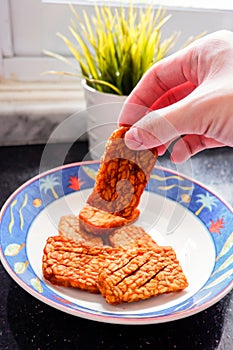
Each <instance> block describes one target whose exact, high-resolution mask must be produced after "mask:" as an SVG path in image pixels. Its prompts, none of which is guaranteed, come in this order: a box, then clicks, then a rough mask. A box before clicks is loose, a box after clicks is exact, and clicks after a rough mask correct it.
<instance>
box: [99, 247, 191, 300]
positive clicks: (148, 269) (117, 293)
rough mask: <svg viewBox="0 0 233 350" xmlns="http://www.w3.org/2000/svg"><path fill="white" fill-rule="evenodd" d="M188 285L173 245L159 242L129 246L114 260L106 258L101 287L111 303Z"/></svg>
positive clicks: (176, 289) (167, 291)
mask: <svg viewBox="0 0 233 350" xmlns="http://www.w3.org/2000/svg"><path fill="white" fill-rule="evenodd" d="M187 286H188V282H187V279H186V277H185V275H184V273H183V271H182V268H181V266H180V265H179V262H178V260H177V258H176V254H175V252H174V250H173V249H172V248H171V247H160V246H157V245H156V244H154V245H153V248H152V245H151V246H150V247H149V248H144V247H143V248H142V247H141V248H133V249H131V250H127V251H126V252H125V253H124V254H123V255H122V256H121V258H120V259H116V260H115V261H114V262H112V261H108V259H106V260H105V263H104V265H103V267H102V269H101V271H100V274H99V290H100V292H101V294H102V295H103V296H104V297H105V299H106V301H107V302H108V303H109V304H113V305H114V304H120V303H123V302H127V303H129V302H134V301H139V300H143V299H147V298H150V297H152V296H156V295H158V294H163V293H169V292H177V291H180V290H183V289H184V288H186V287H187Z"/></svg>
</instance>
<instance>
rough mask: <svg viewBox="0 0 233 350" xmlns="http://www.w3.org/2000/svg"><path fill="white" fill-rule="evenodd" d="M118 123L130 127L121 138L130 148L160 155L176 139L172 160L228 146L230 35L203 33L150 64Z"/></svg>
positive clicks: (232, 113) (232, 99)
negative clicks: (185, 45)
mask: <svg viewBox="0 0 233 350" xmlns="http://www.w3.org/2000/svg"><path fill="white" fill-rule="evenodd" d="M152 110H153V111H152ZM155 110H156V111H155ZM119 123H120V125H123V124H129V125H132V127H131V128H130V130H129V131H128V132H127V133H126V136H125V140H126V144H127V145H128V147H130V148H133V149H143V148H152V147H157V148H158V153H159V155H162V154H163V153H164V152H165V151H166V149H167V147H168V146H169V145H170V144H171V142H173V141H174V140H176V142H175V143H174V146H173V150H172V153H171V159H172V161H174V162H176V163H181V162H183V161H185V160H186V159H188V158H189V157H191V156H192V155H194V154H196V153H197V152H200V151H201V150H203V149H205V148H212V147H221V146H230V147H233V33H232V32H230V31H226V30H222V31H218V32H215V33H212V34H209V35H206V36H205V37H203V38H201V39H199V40H197V41H195V42H193V43H192V44H191V45H189V46H188V47H186V48H184V49H182V50H180V51H178V52H176V53H175V54H173V55H171V56H168V57H167V58H165V59H163V60H161V61H159V62H157V63H156V64H155V65H153V66H152V67H151V68H150V69H149V70H148V71H147V73H146V74H145V75H144V77H143V78H142V79H141V81H140V82H139V83H138V85H137V86H136V87H135V89H134V90H133V91H132V93H131V94H130V95H129V97H128V98H127V100H126V103H125V105H124V107H123V109H122V112H121V115H120V119H119ZM181 136H182V137H181Z"/></svg>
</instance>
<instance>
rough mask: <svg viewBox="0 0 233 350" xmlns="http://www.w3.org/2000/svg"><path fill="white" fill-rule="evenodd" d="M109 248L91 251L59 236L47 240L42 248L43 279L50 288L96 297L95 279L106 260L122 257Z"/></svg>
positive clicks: (98, 248) (96, 282)
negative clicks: (84, 291) (55, 287)
mask: <svg viewBox="0 0 233 350" xmlns="http://www.w3.org/2000/svg"><path fill="white" fill-rule="evenodd" d="M122 252H123V251H122V250H120V249H118V248H111V247H107V246H104V247H100V246H98V247H93V246H90V245H87V244H83V243H80V242H79V243H78V242H74V241H72V240H69V239H66V238H65V237H62V236H55V237H49V238H48V239H47V242H46V245H45V247H44V254H43V260H42V269H43V275H44V278H45V279H47V280H48V281H50V282H51V283H53V284H56V285H61V286H65V287H75V288H79V289H82V290H86V291H88V292H91V293H99V289H98V277H99V270H100V268H101V267H102V265H103V263H104V261H105V259H106V257H108V259H109V261H110V260H111V256H118V254H122Z"/></svg>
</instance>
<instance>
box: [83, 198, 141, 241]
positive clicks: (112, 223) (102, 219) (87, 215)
mask: <svg viewBox="0 0 233 350" xmlns="http://www.w3.org/2000/svg"><path fill="white" fill-rule="evenodd" d="M139 214H140V211H139V210H138V209H136V210H135V211H134V212H133V215H132V216H131V217H130V218H128V219H127V218H123V217H121V216H116V215H113V214H111V213H108V212H105V211H103V210H100V209H97V208H94V207H92V206H90V205H89V204H86V205H85V206H84V207H83V208H82V209H81V211H80V212H79V224H80V228H81V230H82V231H85V232H88V233H91V234H94V235H102V234H110V233H112V232H113V231H114V230H115V229H116V228H117V227H121V226H125V225H129V224H131V223H133V222H134V221H135V220H136V219H137V218H138V216H139Z"/></svg>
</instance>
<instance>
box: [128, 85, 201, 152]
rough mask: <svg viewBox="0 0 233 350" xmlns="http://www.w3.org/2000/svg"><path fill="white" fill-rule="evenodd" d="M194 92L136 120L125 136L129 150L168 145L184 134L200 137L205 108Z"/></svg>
mask: <svg viewBox="0 0 233 350" xmlns="http://www.w3.org/2000/svg"><path fill="white" fill-rule="evenodd" d="M193 94H194V92H193V93H191V94H190V95H189V96H187V97H185V98H184V99H183V100H181V101H178V102H176V103H174V104H173V105H170V106H168V107H165V108H162V109H159V110H156V111H152V112H150V113H148V114H146V115H145V116H144V117H143V118H141V119H140V120H139V121H137V122H136V123H135V124H134V125H133V126H132V127H131V128H130V129H129V131H128V132H127V133H126V135H125V142H126V145H127V146H128V147H129V148H132V149H136V150H140V149H148V148H152V147H158V146H161V145H165V144H169V143H170V142H172V141H173V140H175V139H177V138H179V137H180V136H181V135H184V134H201V133H204V130H201V129H202V128H203V127H204V126H203V123H202V122H201V119H202V117H203V113H204V114H205V112H206V113H207V111H205V108H203V107H204V106H203V105H202V103H201V102H200V100H201V99H200V98H199V97H198V95H197V96H196V98H194V96H191V95H193Z"/></svg>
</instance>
